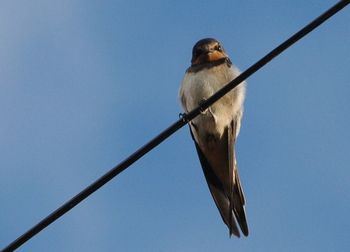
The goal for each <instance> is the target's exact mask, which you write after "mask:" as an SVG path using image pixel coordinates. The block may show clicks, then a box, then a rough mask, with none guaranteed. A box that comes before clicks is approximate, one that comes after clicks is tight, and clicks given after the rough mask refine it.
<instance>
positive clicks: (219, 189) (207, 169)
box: [190, 127, 240, 237]
mask: <svg viewBox="0 0 350 252" xmlns="http://www.w3.org/2000/svg"><path fill="white" fill-rule="evenodd" d="M190 131H191V135H192V138H193V141H194V143H195V145H196V149H197V153H198V156H199V160H200V162H201V165H202V169H203V173H204V175H205V178H206V181H207V184H208V187H209V190H210V193H211V195H212V197H213V199H214V202H215V204H216V207H217V208H218V209H219V212H220V215H221V217H222V219H223V221H224V222H225V224H226V225H227V226H228V228H229V230H230V235H232V234H234V235H236V236H237V237H240V233H239V231H238V227H237V224H236V221H235V218H234V217H233V212H232V210H231V209H232V208H230V200H229V198H228V197H227V195H226V194H225V189H224V186H223V184H222V183H221V181H220V179H219V178H218V177H217V176H216V174H215V173H214V171H213V169H212V168H211V166H210V164H209V163H208V161H207V159H206V158H205V156H204V154H203V152H202V151H201V149H200V147H199V146H198V144H197V142H196V140H195V138H194V136H193V133H192V130H191V127H190Z"/></svg>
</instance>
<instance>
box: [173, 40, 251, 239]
mask: <svg viewBox="0 0 350 252" xmlns="http://www.w3.org/2000/svg"><path fill="white" fill-rule="evenodd" d="M239 74H240V72H239V70H238V69H237V68H236V67H235V66H234V65H233V64H232V63H231V60H230V59H229V57H228V56H227V54H226V53H225V51H224V49H223V47H222V45H221V44H220V42H219V41H217V40H216V39H213V38H206V39H202V40H199V41H198V42H197V43H196V44H195V45H194V47H193V50H192V60H191V66H190V67H189V68H188V69H187V71H186V73H185V76H184V79H183V81H182V84H181V88H180V94H179V96H180V100H181V104H182V107H183V109H184V111H185V113H187V112H189V111H191V110H192V109H194V108H196V107H198V106H199V105H200V104H201V103H202V102H203V101H205V100H206V99H207V98H208V97H210V96H211V95H213V94H214V93H215V92H216V91H218V90H219V89H220V88H222V87H223V86H224V85H226V84H227V83H229V82H230V81H232V80H233V79H234V78H236V77H237V76H238V75H239ZM245 86H246V83H244V82H243V83H241V84H240V85H238V86H237V87H236V88H234V89H233V90H232V91H230V92H229V93H227V94H226V95H225V96H223V97H222V98H221V99H220V100H218V101H217V102H216V103H214V104H213V105H211V106H210V107H209V108H208V109H206V110H205V111H202V112H201V114H200V115H199V116H197V117H196V118H194V119H193V120H192V121H191V122H190V123H189V125H190V131H191V135H192V138H193V140H194V142H195V145H196V149H197V153H198V156H199V160H200V163H201V165H202V168H203V172H204V175H205V178H206V180H207V183H208V186H209V189H210V192H211V195H212V196H213V199H214V201H215V204H216V206H217V208H218V209H219V211H220V214H221V217H222V219H223V221H224V222H225V224H226V225H227V227H228V228H229V233H230V236H231V235H232V234H234V235H236V236H238V237H239V236H240V232H239V230H238V227H237V224H236V223H237V222H238V224H239V226H240V229H241V231H242V233H243V234H244V235H245V236H247V235H248V225H247V220H246V214H245V208H244V205H245V198H244V194H243V190H242V186H241V182H240V179H239V176H238V170H237V162H236V157H235V142H236V138H237V136H238V133H239V130H240V127H241V118H242V113H243V102H244V97H245Z"/></svg>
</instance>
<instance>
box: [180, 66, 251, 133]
mask: <svg viewBox="0 0 350 252" xmlns="http://www.w3.org/2000/svg"><path fill="white" fill-rule="evenodd" d="M239 74H240V72H239V70H238V69H237V68H236V67H234V66H231V67H228V66H227V65H226V64H222V65H219V66H216V67H212V68H210V69H203V70H201V71H199V72H196V73H193V72H186V74H185V76H184V79H183V81H182V85H181V88H180V94H179V95H180V99H181V103H182V106H183V109H184V110H185V112H189V111H191V110H193V109H194V108H196V107H197V106H198V105H199V103H200V102H201V101H203V100H205V99H207V98H208V97H210V96H211V95H213V94H214V93H215V92H216V91H218V90H219V89H220V88H222V87H223V86H224V85H226V84H227V83H229V82H230V81H232V80H233V79H234V78H236V77H237V76H238V75H239ZM244 95H245V83H241V84H240V85H239V86H237V87H236V88H235V89H234V90H232V91H230V92H229V93H228V94H226V95H225V96H224V97H222V98H221V99H220V100H218V101H217V102H216V103H214V104H213V105H212V106H211V107H210V108H209V109H208V110H207V111H205V112H204V113H203V114H201V115H199V116H198V117H196V118H195V119H193V122H194V123H195V124H196V125H200V128H201V130H204V131H206V132H208V131H209V132H211V133H212V134H219V135H220V136H221V135H222V133H223V131H224V129H225V127H226V126H227V125H228V124H229V123H230V122H231V121H232V120H238V123H239V121H240V118H241V115H242V112H243V101H244ZM237 134H238V131H237Z"/></svg>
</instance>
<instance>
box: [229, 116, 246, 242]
mask: <svg viewBox="0 0 350 252" xmlns="http://www.w3.org/2000/svg"><path fill="white" fill-rule="evenodd" d="M236 130H237V125H236V121H232V122H231V125H230V127H229V128H228V132H227V133H228V136H227V137H228V148H227V149H228V152H229V153H228V157H229V176H230V183H231V184H230V209H231V210H232V211H233V212H234V214H235V216H236V219H237V222H238V224H239V226H240V228H241V230H242V233H243V234H244V235H245V236H247V235H248V234H249V231H248V224H247V219H246V214H245V209H244V205H245V198H244V194H243V190H242V186H241V182H240V179H239V175H238V168H237V161H236V154H235V143H236Z"/></svg>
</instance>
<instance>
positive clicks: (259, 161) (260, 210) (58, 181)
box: [0, 0, 350, 252]
mask: <svg viewBox="0 0 350 252" xmlns="http://www.w3.org/2000/svg"><path fill="white" fill-rule="evenodd" d="M335 2H336V1H330V0H324V1H318V0H312V1H301V0H297V1H284V0H282V1H271V0H270V1H269V0H267V1H259V0H252V1H232V0H227V1H194V0H186V1H164V0H158V1H153V0H150V1H107V0H106V1H83V0H75V1H71V0H59V1H56V0H52V1H45V0H32V1H27V0H15V1H14V0H3V1H1V2H0V116H1V123H0V157H1V158H0V204H1V207H0V248H3V247H4V246H6V245H8V244H9V243H10V242H11V241H13V240H14V239H15V238H17V237H18V236H20V235H21V234H23V233H24V232H25V231H27V230H28V229H29V228H31V227H32V226H33V225H35V224H36V223H37V222H39V221H40V220H41V219H43V218H44V217H46V216H47V215H48V214H49V213H51V212H52V211H53V210H55V209H56V208H57V207H59V206H60V205H62V204H63V203H64V202H66V201H67V200H68V199H70V198H71V197H73V196H74V195H75V194H77V193H78V192H80V191H81V190H82V189H84V188H85V187H86V186H87V185H89V184H90V183H92V182H93V181H95V180H96V179H97V178H98V177H100V176H101V175H102V174H104V173H105V172H107V171H108V170H110V169H111V168H112V167H114V166H115V165H116V164H118V163H119V162H120V161H122V160H123V159H124V158H125V157H126V156H127V155H129V154H131V153H132V152H133V151H135V150H136V149H137V148H139V147H140V146H141V145H143V144H144V143H146V142H147V141H148V140H150V139H151V138H153V137H154V136H156V135H157V134H158V133H159V132H160V131H161V130H163V129H165V128H166V127H168V126H169V125H170V124H171V123H173V122H174V121H176V120H177V119H178V114H179V112H181V110H180V106H179V101H178V89H179V85H180V82H181V80H182V78H183V75H184V72H185V70H186V68H187V67H188V66H189V64H190V58H191V50H192V46H193V44H194V43H195V42H196V41H197V40H199V39H201V38H205V37H215V38H217V39H218V40H220V41H221V42H222V43H223V45H224V47H225V49H226V51H227V53H228V54H229V55H230V57H231V59H232V61H233V62H234V63H235V64H236V65H237V66H238V67H239V68H240V69H241V70H245V69H246V68H248V67H249V66H250V65H251V64H253V63H254V62H255V61H257V60H258V59H260V58H261V57H262V56H264V55H265V54H266V53H267V52H269V51H270V50H271V49H273V48H274V47H275V46H277V45H278V44H279V43H281V42H282V41H284V40H285V39H286V38H287V37H289V36H290V35H291V34H292V33H294V32H296V31H297V30H299V29H300V28H301V27H302V26H304V25H305V24H307V23H308V22H310V21H311V20H312V19H314V18H315V17H317V16H318V15H320V14H321V13H322V12H324V11H325V10H326V9H328V8H329V7H330V6H332V5H333V4H334V3H335ZM349 66H350V7H347V8H345V9H344V10H343V11H341V12H340V13H339V14H337V15H336V16H335V17H333V18H332V19H331V20H329V21H328V22H326V23H325V24H324V25H323V26H321V27H320V28H319V29H317V30H316V31H314V32H312V33H311V34H310V35H309V36H307V37H306V38H305V39H303V40H302V41H300V42H299V43H297V44H296V45H294V46H293V47H292V48H290V49H288V50H287V51H286V52H284V53H283V54H282V55H281V56H280V57H278V58H277V59H275V60H273V61H272V62H271V63H270V64H268V65H267V66H265V67H264V68H263V69H262V70H260V71H259V72H257V73H256V74H255V75H254V76H252V77H250V78H249V79H248V92H247V99H246V102H245V114H244V119H243V125H242V128H241V133H240V136H239V139H238V146H237V152H238V154H237V155H238V165H239V169H240V175H241V180H242V183H243V186H244V190H245V194H246V198H247V206H246V209H247V215H248V222H249V227H250V236H249V237H248V238H240V239H237V238H234V237H233V238H231V239H230V238H229V236H228V230H227V228H226V226H225V225H224V224H223V222H222V220H221V217H220V215H219V212H218V211H217V209H216V207H215V204H214V202H213V200H212V198H211V195H210V193H209V190H208V188H207V185H206V182H205V179H204V176H203V174H202V170H201V167H200V164H199V160H198V157H197V154H196V151H195V147H194V144H193V142H192V139H191V137H190V134H189V130H188V128H187V127H184V128H182V129H181V130H179V131H178V132H177V133H175V134H174V135H173V136H172V137H170V138H169V139H168V140H166V141H165V142H164V143H162V144H161V145H160V146H158V147H157V148H156V149H154V150H153V151H152V152H150V153H149V154H148V155H146V156H145V157H144V158H143V159H141V160H139V161H138V162H136V163H135V164H134V165H132V166H131V167H130V168H129V169H128V170H126V171H124V172H123V173H122V174H121V175H120V176H118V177H116V178H115V179H113V180H112V181H110V182H109V183H108V184H107V185H105V186H104V187H103V188H101V189H100V190H98V191H97V192H96V193H94V194H93V195H92V196H91V197H89V198H88V199H86V200H85V201H83V202H82V203H81V204H79V205H78V206H77V207H75V208H74V209H72V210H71V211H70V212H69V213H68V214H66V215H64V216H63V217H62V218H60V219H59V220H57V221H56V222H54V223H53V224H52V225H50V226H49V227H48V228H46V229H44V230H43V231H42V232H41V233H39V234H38V235H37V236H35V237H34V238H33V239H31V240H30V241H28V242H27V243H25V244H24V245H23V246H22V247H21V248H20V249H19V250H18V251H170V252H172V251H174V252H182V251H184V252H187V251H203V252H206V251H240V252H243V251H272V252H274V251H339V252H340V251H342V252H343V251H350V218H349V213H350V169H349V166H350V153H349V150H350V144H349V139H350V131H349V128H350V115H349V108H350V71H349Z"/></svg>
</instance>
